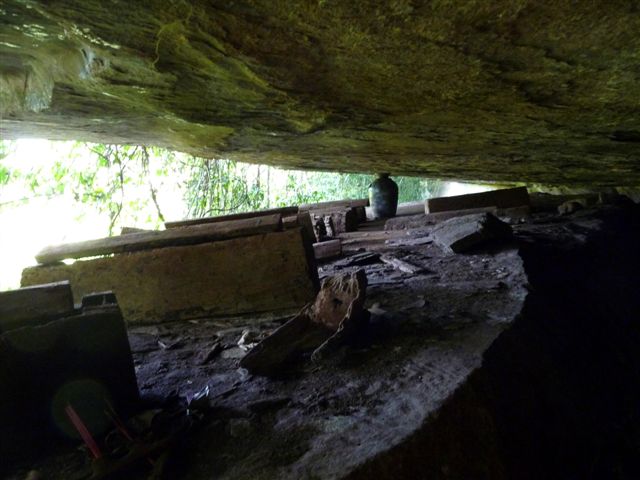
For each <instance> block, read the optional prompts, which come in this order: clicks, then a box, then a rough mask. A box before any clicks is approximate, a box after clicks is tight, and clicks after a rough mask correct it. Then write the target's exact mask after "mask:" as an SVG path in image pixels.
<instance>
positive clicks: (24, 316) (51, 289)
mask: <svg viewBox="0 0 640 480" xmlns="http://www.w3.org/2000/svg"><path fill="white" fill-rule="evenodd" d="M71 312H73V294H72V293H71V286H70V285H69V282H66V281H64V282H57V283H48V284H45V285H36V286H33V287H28V288H21V289H19V290H10V291H7V292H0V333H1V332H7V331H9V330H12V329H14V328H18V327H25V326H35V325H40V324H42V323H46V322H48V321H50V320H51V319H53V318H58V317H60V316H61V315H67V314H69V313H71Z"/></svg>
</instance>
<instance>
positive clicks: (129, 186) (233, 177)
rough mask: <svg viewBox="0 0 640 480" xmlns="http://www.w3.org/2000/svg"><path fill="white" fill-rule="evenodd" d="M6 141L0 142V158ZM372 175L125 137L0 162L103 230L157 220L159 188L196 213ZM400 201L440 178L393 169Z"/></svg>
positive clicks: (270, 202)
mask: <svg viewBox="0 0 640 480" xmlns="http://www.w3.org/2000/svg"><path fill="white" fill-rule="evenodd" d="M10 147H11V146H10V145H7V144H6V142H0V160H2V158H3V156H2V155H4V156H6V155H8V153H5V152H8V151H9V150H10ZM374 178H375V176H374V175H367V174H339V173H328V172H306V171H295V170H282V169H279V168H274V167H269V166H264V165H262V166H257V165H249V164H243V163H238V162H235V161H233V160H212V159H202V158H195V157H190V156H186V155H182V154H176V153H174V152H170V151H167V150H163V149H159V148H152V147H144V146H131V145H107V144H84V143H76V144H75V145H74V148H73V149H72V150H71V153H70V154H69V157H68V158H62V159H57V160H53V161H50V162H49V163H48V164H47V163H45V164H43V165H41V166H39V167H37V168H34V169H32V170H28V171H22V170H19V169H18V170H17V171H9V169H8V168H6V167H4V166H3V165H2V163H0V185H1V184H8V183H10V182H11V183H20V184H22V186H23V190H24V191H26V192H28V193H29V196H26V197H25V198H23V199H19V200H18V201H17V202H9V203H19V202H27V201H29V199H30V198H33V197H46V198H53V197H56V196H62V195H68V196H71V197H72V198H73V199H74V201H75V202H76V203H77V204H80V205H85V206H90V207H91V208H92V209H94V210H96V211H98V212H99V213H100V214H101V215H104V216H106V217H107V218H108V220H109V223H108V233H109V234H113V233H114V232H116V231H117V227H122V226H124V225H132V226H133V225H139V224H143V225H144V226H145V227H159V226H161V224H162V223H163V222H164V220H165V217H164V214H163V211H162V208H161V206H160V198H161V195H160V192H161V191H162V189H163V188H174V189H177V190H179V191H181V192H182V195H183V200H184V216H186V217H203V216H210V215H221V214H226V213H233V212H242V211H251V210H259V209H264V208H270V207H278V206H288V205H299V204H302V203H313V202H320V201H328V200H340V199H346V198H364V197H366V196H367V195H368V187H369V184H370V183H371V182H372V180H373V179H374ZM394 180H395V181H396V182H397V183H398V186H399V192H400V199H399V200H400V202H407V201H415V200H424V199H425V198H428V197H430V196H433V195H434V194H437V193H438V190H439V189H440V188H441V183H440V182H439V181H434V180H426V179H421V178H414V177H394ZM0 205H2V204H1V203H0Z"/></svg>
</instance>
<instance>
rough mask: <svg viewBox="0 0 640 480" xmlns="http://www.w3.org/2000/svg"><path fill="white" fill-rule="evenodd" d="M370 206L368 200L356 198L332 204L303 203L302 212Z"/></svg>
mask: <svg viewBox="0 0 640 480" xmlns="http://www.w3.org/2000/svg"><path fill="white" fill-rule="evenodd" d="M368 205H369V199H368V198H356V199H346V200H334V201H331V202H318V203H303V204H302V205H300V210H301V211H302V210H328V209H332V208H342V207H366V206H368Z"/></svg>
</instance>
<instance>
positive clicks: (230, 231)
mask: <svg viewBox="0 0 640 480" xmlns="http://www.w3.org/2000/svg"><path fill="white" fill-rule="evenodd" d="M278 230H282V217H281V215H280V214H274V215H268V216H264V217H257V218H247V219H243V220H232V221H228V222H220V223H212V224H204V225H193V226H191V227H181V228H172V229H170V230H164V231H158V232H142V233H130V234H128V235H120V236H116V237H107V238H101V239H98V240H89V241H86V242H78V243H67V244H63V245H56V246H52V247H47V248H45V249H43V250H42V251H41V252H40V253H38V254H37V255H36V260H37V261H38V263H54V262H58V261H60V260H64V259H67V258H83V257H95V256H99V255H109V254H114V253H125V252H135V251H138V250H149V249H152V248H160V247H169V246H178V245H194V244H197V243H204V242H211V241H217V240H227V239H230V238H236V237H244V236H247V235H255V234H259V233H267V232H276V231H278Z"/></svg>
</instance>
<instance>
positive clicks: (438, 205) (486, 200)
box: [425, 187, 529, 213]
mask: <svg viewBox="0 0 640 480" xmlns="http://www.w3.org/2000/svg"><path fill="white" fill-rule="evenodd" d="M522 205H529V193H528V191H527V188H526V187H516V188H505V189H502V190H491V191H489V192H481V193H470V194H467V195H456V196H453V197H439V198H430V199H428V200H427V202H426V203H425V213H436V212H446V211H449V210H464V209H469V208H483V207H497V208H509V207H520V206H522Z"/></svg>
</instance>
